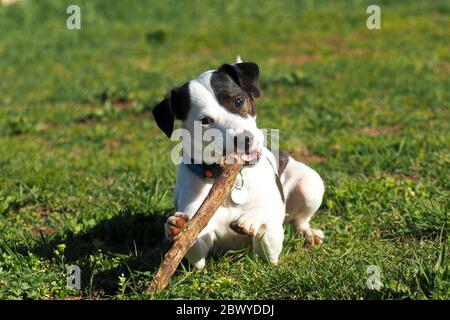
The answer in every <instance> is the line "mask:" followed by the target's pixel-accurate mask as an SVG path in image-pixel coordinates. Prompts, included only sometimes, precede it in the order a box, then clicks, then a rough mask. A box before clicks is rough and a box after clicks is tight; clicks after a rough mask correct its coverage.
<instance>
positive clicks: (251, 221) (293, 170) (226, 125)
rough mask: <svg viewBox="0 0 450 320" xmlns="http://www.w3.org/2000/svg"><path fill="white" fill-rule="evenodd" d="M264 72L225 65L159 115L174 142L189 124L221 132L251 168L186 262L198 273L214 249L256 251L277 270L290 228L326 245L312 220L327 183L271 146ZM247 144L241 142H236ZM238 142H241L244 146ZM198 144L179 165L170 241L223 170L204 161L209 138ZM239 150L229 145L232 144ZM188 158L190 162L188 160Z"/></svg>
mask: <svg viewBox="0 0 450 320" xmlns="http://www.w3.org/2000/svg"><path fill="white" fill-rule="evenodd" d="M259 95H260V89H259V67H258V65H257V64H255V63H252V62H244V63H243V62H241V61H240V59H239V58H238V63H236V64H224V65H222V66H221V67H220V68H218V69H217V70H210V71H206V72H204V73H202V74H201V75H200V76H199V77H198V78H196V79H194V80H192V81H189V82H187V83H185V84H184V85H183V86H181V87H179V88H175V89H173V90H172V91H171V93H170V97H168V98H167V99H165V100H163V101H162V102H160V103H159V104H158V105H157V106H156V107H155V108H154V109H153V116H154V119H155V121H156V123H157V125H158V127H159V128H160V129H161V130H162V131H163V132H164V133H165V134H166V135H167V136H168V137H171V136H172V132H173V126H174V120H175V119H178V120H181V121H182V128H183V130H187V132H189V133H190V135H191V137H195V136H196V135H195V134H194V130H195V125H196V124H199V125H200V126H201V128H202V129H204V130H207V129H215V130H216V132H220V133H221V134H222V137H223V140H221V139H217V141H216V145H217V143H221V144H224V145H225V143H224V141H225V140H226V141H227V143H226V146H220V148H223V149H222V150H223V152H224V153H226V152H230V153H233V152H236V153H238V154H240V155H241V157H242V159H244V160H245V161H246V163H247V164H246V165H244V166H243V167H242V169H241V172H240V174H239V175H238V177H237V179H236V182H235V184H234V186H233V189H232V191H231V193H230V195H228V196H227V198H226V199H225V201H224V202H223V203H222V205H221V206H220V207H219V209H218V210H217V212H216V213H215V214H214V216H213V217H212V219H211V220H210V221H209V223H208V225H207V226H206V228H205V229H204V230H203V231H202V232H201V233H200V235H199V236H198V238H197V240H196V241H195V243H194V244H193V246H192V247H191V248H190V249H189V251H188V253H187V255H186V258H187V259H188V260H189V261H190V262H191V263H192V264H193V265H194V267H195V268H197V269H202V268H204V266H205V263H206V258H207V256H208V254H209V252H210V251H211V250H213V249H222V250H230V249H239V248H243V247H248V246H252V247H253V250H254V252H255V253H256V254H257V255H258V256H261V257H262V258H263V259H265V260H267V261H269V262H270V263H273V264H277V263H278V257H279V255H280V252H281V249H282V245H283V238H284V229H283V224H284V223H291V224H292V225H293V228H294V230H295V232H296V233H297V234H301V235H303V236H304V238H305V246H307V247H308V246H314V245H319V244H321V243H322V240H323V238H324V234H323V232H322V231H321V230H320V229H312V228H311V227H310V220H311V218H312V217H313V215H314V213H315V212H316V211H317V210H318V209H319V207H320V205H321V203H322V197H323V194H324V184H323V182H322V179H321V178H320V176H319V174H317V172H315V171H314V170H313V169H311V168H310V167H308V166H306V165H305V164H303V163H301V162H298V161H296V160H294V159H293V158H292V157H290V156H289V155H288V154H286V153H283V152H271V151H270V150H268V149H267V148H266V147H264V135H263V133H262V131H261V130H260V129H258V127H257V125H256V107H255V101H254V99H255V98H257V97H259ZM242 137H244V139H243V140H244V141H245V142H244V143H237V140H239V141H242ZM238 138H239V139H238ZM197 140H199V138H194V139H191V142H190V146H189V148H183V160H182V161H181V162H180V163H179V165H178V175H177V180H176V187H175V195H174V205H175V208H176V211H177V212H176V213H174V215H172V216H170V217H169V218H168V219H167V222H166V224H165V227H164V228H165V234H166V238H167V239H169V240H173V238H174V237H175V236H177V235H178V234H179V233H180V231H181V230H182V229H183V227H184V226H185V224H186V223H187V222H188V221H189V219H190V218H192V216H193V215H194V214H195V212H196V211H197V209H198V208H199V206H200V204H201V203H202V202H203V200H204V199H205V197H206V195H207V194H208V192H209V190H210V189H211V186H212V185H213V183H214V178H215V177H217V175H218V172H219V171H220V166H219V165H218V164H215V163H207V162H205V161H204V159H203V158H202V156H203V151H204V150H205V148H206V147H207V145H206V143H205V141H203V137H202V136H200V140H202V141H197ZM230 140H231V141H233V143H228V141H230ZM186 159H188V161H186Z"/></svg>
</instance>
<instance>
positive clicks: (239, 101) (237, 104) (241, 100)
mask: <svg viewBox="0 0 450 320" xmlns="http://www.w3.org/2000/svg"><path fill="white" fill-rule="evenodd" d="M243 103H244V98H242V97H239V98H237V99H236V100H235V101H234V106H235V107H236V108H240V107H242V104H243Z"/></svg>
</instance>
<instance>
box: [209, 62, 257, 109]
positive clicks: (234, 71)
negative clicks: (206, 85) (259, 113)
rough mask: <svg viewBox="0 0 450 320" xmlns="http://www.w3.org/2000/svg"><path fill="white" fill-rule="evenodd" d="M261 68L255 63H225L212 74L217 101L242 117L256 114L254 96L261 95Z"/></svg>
mask: <svg viewBox="0 0 450 320" xmlns="http://www.w3.org/2000/svg"><path fill="white" fill-rule="evenodd" d="M258 79H259V68H258V65H257V64H255V63H238V64H235V65H230V64H224V65H222V66H221V67H220V68H219V69H218V70H217V71H215V72H214V73H213V74H212V76H211V88H212V89H213V91H214V94H215V96H216V99H217V101H218V102H219V104H220V105H222V106H223V107H224V108H225V109H227V110H228V111H230V112H231V113H235V114H239V115H240V116H241V117H247V116H248V115H251V116H252V117H254V116H255V115H256V106H255V101H254V100H253V97H259V95H260V92H259V84H258Z"/></svg>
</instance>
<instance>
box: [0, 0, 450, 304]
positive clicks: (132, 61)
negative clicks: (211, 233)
mask: <svg viewBox="0 0 450 320" xmlns="http://www.w3.org/2000/svg"><path fill="white" fill-rule="evenodd" d="M299 2H300V1H293V0H292V1H260V2H258V3H256V2H255V1H238V0H236V1H235V0H227V1H225V0H224V1H214V2H208V1H203V0H196V1H175V0H170V1H121V2H117V3H115V4H114V5H113V4H112V2H111V1H107V0H97V1H88V0H77V1H67V0H64V1H58V0H52V1H50V0H45V1H44V0H39V1H33V0H31V1H26V0H25V1H23V2H20V3H18V4H15V5H11V6H7V7H2V6H0V298H2V299H21V298H25V299H30V298H31V299H86V298H94V299H153V298H157V299H174V298H185V299H449V289H450V270H449V257H450V252H449V243H448V234H449V231H450V226H449V217H448V216H449V214H448V212H449V200H448V198H449V168H450V160H449V141H450V134H449V133H450V131H449V120H450V119H449V100H450V85H449V74H450V46H449V43H450V41H449V40H450V3H449V2H448V1H445V0H442V1H418V2H417V3H416V2H413V1H377V3H376V4H378V5H379V6H380V7H381V10H382V28H381V30H369V29H367V27H366V19H367V17H368V14H366V8H367V6H368V5H370V4H373V1H357V0H354V1H314V2H313V1H302V2H301V4H299ZM72 3H77V4H79V6H80V7H81V24H82V28H81V30H68V29H67V28H66V18H67V14H66V8H67V6H68V5H69V4H72ZM236 54H240V55H241V56H242V57H243V59H244V60H247V61H254V62H257V63H258V64H259V66H260V69H261V84H262V97H261V98H260V99H258V100H257V107H258V123H259V126H260V127H263V128H279V129H280V131H281V147H282V149H284V150H286V151H290V152H291V153H292V154H293V155H294V157H296V158H297V159H298V160H301V161H303V162H305V163H307V164H309V165H310V166H312V167H313V168H314V169H316V170H317V171H318V172H319V173H320V174H321V176H322V177H323V179H324V181H325V185H326V194H325V198H324V202H323V205H322V207H321V209H320V211H319V212H318V213H317V214H316V217H315V219H314V220H313V226H316V227H320V228H322V229H323V230H324V231H325V234H326V240H325V243H324V244H323V245H322V246H321V247H318V248H314V249H312V250H305V249H303V246H302V245H303V240H302V239H298V238H296V237H294V236H293V233H292V230H290V229H289V228H287V230H286V237H285V243H284V249H283V253H282V256H281V262H280V264H279V266H277V267H274V266H271V265H268V264H266V263H264V262H262V261H260V260H259V259H258V258H256V257H254V256H253V255H252V254H251V252H248V251H239V252H226V253H224V254H216V255H214V256H213V257H212V258H211V259H210V260H209V262H208V265H207V267H206V268H205V269H204V270H203V271H200V272H199V271H193V270H191V268H190V267H189V265H188V264H187V263H186V264H185V265H184V266H183V267H180V269H179V272H178V273H177V274H176V276H175V277H174V278H173V280H172V283H171V286H170V288H169V289H168V290H167V291H165V292H164V293H161V294H158V295H150V294H145V293H143V291H144V289H145V288H146V286H147V285H148V284H149V282H150V280H151V279H152V274H153V272H154V271H155V269H156V267H157V266H158V264H159V262H160V260H161V254H162V250H164V248H165V245H164V243H162V238H163V222H164V221H165V218H166V217H167V216H168V215H169V214H171V213H173V212H174V207H173V204H172V192H173V187H174V184H175V174H176V167H175V166H174V165H173V164H172V163H171V161H170V153H169V150H170V148H171V146H173V145H174V144H175V143H173V142H171V141H169V140H168V139H167V138H166V137H165V136H164V134H163V133H162V132H160V131H159V130H158V128H157V127H156V125H155V123H154V122H153V119H152V114H151V109H152V107H153V106H154V105H155V104H156V103H157V102H159V101H160V100H161V99H162V98H163V97H164V96H165V95H166V93H167V92H168V91H169V90H170V89H171V88H172V87H174V86H178V85H181V84H183V83H184V82H186V81H187V80H190V79H192V78H193V77H195V76H196V75H198V74H199V73H201V72H203V71H205V70H207V69H212V68H216V67H218V66H219V65H221V64H222V63H226V62H229V63H231V62H234V60H235V57H236ZM73 264H75V265H78V266H79V267H80V268H81V272H82V275H81V276H82V289H81V291H77V290H74V289H69V288H67V287H66V278H67V275H66V268H67V267H68V266H69V265H73ZM371 265H374V266H378V267H379V268H380V270H381V279H380V280H381V283H382V284H383V286H382V288H381V289H379V290H370V289H368V288H367V286H366V281H367V279H368V274H367V268H368V267H369V266H371Z"/></svg>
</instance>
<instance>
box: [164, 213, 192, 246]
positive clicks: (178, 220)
mask: <svg viewBox="0 0 450 320" xmlns="http://www.w3.org/2000/svg"><path fill="white" fill-rule="evenodd" d="M188 221H189V217H188V215H187V214H185V213H183V212H176V213H175V214H174V215H173V216H170V217H169V218H168V219H167V221H166V224H165V225H164V229H165V232H166V238H167V239H169V240H170V241H174V240H175V238H176V237H177V236H178V235H179V234H180V232H181V230H183V228H184V227H185V226H186V224H187V222H188Z"/></svg>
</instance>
